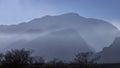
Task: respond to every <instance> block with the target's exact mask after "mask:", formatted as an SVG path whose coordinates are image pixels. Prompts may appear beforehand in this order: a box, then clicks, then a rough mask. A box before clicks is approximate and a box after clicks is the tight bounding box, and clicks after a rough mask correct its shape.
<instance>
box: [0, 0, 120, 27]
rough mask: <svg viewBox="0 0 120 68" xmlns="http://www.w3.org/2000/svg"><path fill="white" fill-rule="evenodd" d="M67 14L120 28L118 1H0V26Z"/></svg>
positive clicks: (119, 6) (119, 5) (119, 1)
mask: <svg viewBox="0 0 120 68" xmlns="http://www.w3.org/2000/svg"><path fill="white" fill-rule="evenodd" d="M68 12H75V13H79V15H81V16H84V17H91V18H98V19H103V20H106V21H110V22H112V23H113V24H115V25H117V26H118V27H119V26H120V0H0V24H16V23H20V22H26V21H29V20H31V19H34V18H38V17H42V16H44V15H59V14H63V13H68Z"/></svg>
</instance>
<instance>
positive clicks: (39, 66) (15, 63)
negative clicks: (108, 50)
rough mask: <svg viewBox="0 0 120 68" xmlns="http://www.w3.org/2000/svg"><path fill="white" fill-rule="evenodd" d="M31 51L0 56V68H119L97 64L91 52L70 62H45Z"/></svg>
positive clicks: (15, 51) (97, 57)
mask: <svg viewBox="0 0 120 68" xmlns="http://www.w3.org/2000/svg"><path fill="white" fill-rule="evenodd" d="M31 54H32V51H31V50H25V49H16V50H11V51H7V52H6V53H5V54H3V53H1V54H0V68H120V64H97V63H96V61H97V60H98V59H99V58H100V57H99V56H96V57H94V58H91V56H93V53H92V52H82V53H78V54H76V55H75V58H74V59H73V61H71V62H65V61H60V60H57V59H53V60H51V61H46V60H45V59H44V58H43V57H40V56H37V57H34V56H32V55H31Z"/></svg>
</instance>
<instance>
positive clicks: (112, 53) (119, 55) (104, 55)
mask: <svg viewBox="0 0 120 68" xmlns="http://www.w3.org/2000/svg"><path fill="white" fill-rule="evenodd" d="M98 55H100V56H101V59H100V60H99V62H103V63H120V37H118V38H116V39H115V41H114V42H113V44H111V45H110V46H109V47H106V48H104V49H103V51H101V52H100V53H99V54H98Z"/></svg>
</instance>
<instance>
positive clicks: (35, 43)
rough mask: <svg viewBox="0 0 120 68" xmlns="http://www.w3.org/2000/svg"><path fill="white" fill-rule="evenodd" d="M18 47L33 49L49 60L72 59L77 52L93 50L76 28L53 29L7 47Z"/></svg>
mask: <svg viewBox="0 0 120 68" xmlns="http://www.w3.org/2000/svg"><path fill="white" fill-rule="evenodd" d="M18 48H20V49H21V48H26V49H33V50H35V52H34V53H33V54H34V55H40V56H44V58H46V59H47V60H52V59H54V58H57V59H60V60H72V59H73V58H74V56H75V54H76V53H79V52H89V51H92V49H91V47H90V46H89V45H88V44H87V43H86V42H85V41H84V39H83V38H82V37H81V36H80V35H79V33H78V31H76V30H74V29H62V30H57V31H53V32H50V33H48V34H47V35H44V36H41V37H38V38H36V39H34V40H32V41H29V42H27V41H25V40H21V41H19V42H15V43H12V44H11V45H10V46H9V47H7V49H18Z"/></svg>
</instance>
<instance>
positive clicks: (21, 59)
mask: <svg viewBox="0 0 120 68" xmlns="http://www.w3.org/2000/svg"><path fill="white" fill-rule="evenodd" d="M31 53H32V52H31V51H29V50H25V49H15V50H11V51H7V52H6V53H5V55H4V62H3V64H4V65H5V66H8V65H10V66H13V67H17V68H18V67H21V66H23V65H28V64H30V62H31V61H32V56H31ZM9 68H10V67H9Z"/></svg>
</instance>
